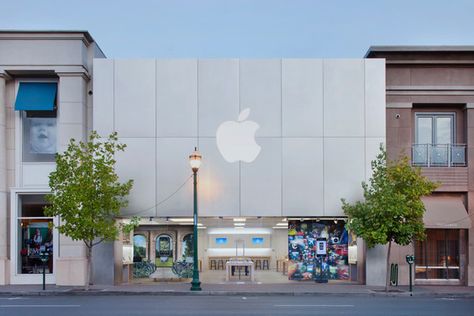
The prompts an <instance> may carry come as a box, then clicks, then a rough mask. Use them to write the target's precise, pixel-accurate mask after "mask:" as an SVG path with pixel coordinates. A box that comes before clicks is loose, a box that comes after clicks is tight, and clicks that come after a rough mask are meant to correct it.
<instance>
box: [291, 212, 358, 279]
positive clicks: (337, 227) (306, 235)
mask: <svg viewBox="0 0 474 316" xmlns="http://www.w3.org/2000/svg"><path fill="white" fill-rule="evenodd" d="M344 226H345V222H344V221H342V220H340V221H337V222H335V221H332V220H331V221H324V220H320V221H316V220H308V221H299V220H296V221H289V222H288V259H289V260H290V262H289V265H288V278H289V279H290V280H313V279H314V276H315V273H316V271H317V270H318V269H317V268H318V267H320V266H321V265H323V267H324V270H327V271H328V272H327V273H328V278H329V279H332V280H349V262H348V234H347V230H346V229H345V227H344ZM318 238H319V239H326V240H327V244H326V253H327V255H326V256H324V257H322V258H321V260H322V262H321V261H320V260H319V259H318V258H317V246H318V245H317V240H318Z"/></svg>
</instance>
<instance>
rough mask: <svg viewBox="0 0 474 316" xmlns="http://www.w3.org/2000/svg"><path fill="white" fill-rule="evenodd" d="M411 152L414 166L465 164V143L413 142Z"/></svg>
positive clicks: (457, 165)
mask: <svg viewBox="0 0 474 316" xmlns="http://www.w3.org/2000/svg"><path fill="white" fill-rule="evenodd" d="M411 153H412V154H411V158H412V159H411V161H412V165H414V166H419V167H464V166H466V144H413V146H412V150H411Z"/></svg>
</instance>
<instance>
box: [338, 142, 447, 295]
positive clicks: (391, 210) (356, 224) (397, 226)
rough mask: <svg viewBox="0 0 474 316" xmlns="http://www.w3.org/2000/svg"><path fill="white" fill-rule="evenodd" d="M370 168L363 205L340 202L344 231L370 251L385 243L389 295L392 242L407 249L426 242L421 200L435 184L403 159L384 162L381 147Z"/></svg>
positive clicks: (423, 209) (384, 153)
mask: <svg viewBox="0 0 474 316" xmlns="http://www.w3.org/2000/svg"><path fill="white" fill-rule="evenodd" d="M371 166H372V178H371V179H370V180H369V184H367V183H365V182H363V183H362V188H363V190H364V201H358V202H355V203H354V204H349V203H347V202H346V201H345V200H344V199H342V204H343V206H342V208H343V210H344V213H345V214H346V215H347V217H348V224H347V228H348V229H349V230H352V231H353V232H355V234H356V235H357V236H359V237H361V238H363V239H364V240H365V242H366V243H367V246H368V247H369V248H372V247H374V246H375V245H378V244H380V245H385V244H387V243H388V253H387V275H386V282H385V290H386V291H388V287H389V273H390V271H389V264H390V250H391V247H392V242H395V243H397V244H399V245H402V246H406V245H409V244H410V243H411V242H412V241H413V240H414V239H418V240H423V239H424V238H425V228H424V224H423V213H424V212H425V207H424V205H423V202H422V201H421V197H422V196H425V195H430V194H431V193H432V192H433V190H435V189H436V187H437V186H438V184H436V183H433V182H431V181H429V180H428V179H427V178H426V177H423V176H422V175H421V170H420V168H414V167H412V166H411V164H410V162H409V160H408V158H407V157H406V156H404V157H402V158H400V159H398V160H396V161H389V162H387V154H386V151H385V150H384V148H383V147H382V146H381V147H380V153H379V154H378V155H377V158H376V159H375V160H374V161H372V164H371Z"/></svg>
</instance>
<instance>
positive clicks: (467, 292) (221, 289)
mask: <svg viewBox="0 0 474 316" xmlns="http://www.w3.org/2000/svg"><path fill="white" fill-rule="evenodd" d="M201 286H202V291H201V292H191V291H190V290H189V288H190V284H189V283H175V282H171V283H165V282H156V283H154V284H124V285H118V286H107V285H104V286H100V285H94V286H91V288H90V290H89V291H85V290H84V288H83V287H71V286H56V285H47V286H46V290H45V291H43V290H42V286H41V285H6V286H0V296H11V295H15V296H40V295H41V296H43V295H50V296H55V295H56V296H58V295H77V296H79V295H241V296H263V295H265V296H278V295H286V296H298V295H316V296H319V295H333V294H337V295H341V294H351V295H382V296H384V295H389V296H408V295H409V292H408V287H407V286H399V287H392V288H391V291H390V292H389V293H385V292H384V291H383V287H371V286H365V285H360V284H318V283H313V282H304V283H296V284H288V283H283V284H248V283H243V284H239V283H231V284H202V285H201ZM413 295H414V296H449V297H474V288H473V287H467V286H416V287H415V288H414V291H413Z"/></svg>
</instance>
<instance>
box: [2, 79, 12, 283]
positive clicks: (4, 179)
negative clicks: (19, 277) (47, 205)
mask: <svg viewBox="0 0 474 316" xmlns="http://www.w3.org/2000/svg"><path fill="white" fill-rule="evenodd" d="M6 79H7V77H6V75H5V74H4V73H0V285H5V284H8V283H9V282H8V280H9V277H8V265H9V260H8V245H7V241H8V232H9V231H10V230H9V229H8V223H9V216H8V209H7V198H8V195H7V142H6V130H7V128H6V125H7V120H6V93H5V92H6Z"/></svg>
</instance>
